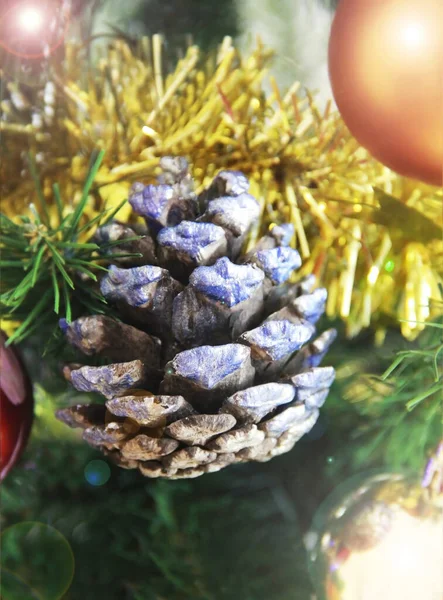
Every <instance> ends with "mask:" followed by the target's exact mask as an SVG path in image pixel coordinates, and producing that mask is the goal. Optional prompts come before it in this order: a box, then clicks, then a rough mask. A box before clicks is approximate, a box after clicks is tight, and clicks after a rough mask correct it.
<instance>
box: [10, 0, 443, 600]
mask: <svg viewBox="0 0 443 600" xmlns="http://www.w3.org/2000/svg"><path fill="white" fill-rule="evenodd" d="M50 4H51V7H50V8H51V18H50V19H49V20H48V16H47V14H46V13H45V12H44V11H43V10H42V7H41V6H36V7H34V8H32V7H31V8H29V7H26V11H27V12H25V9H24V8H23V7H22V5H21V3H15V2H13V1H10V2H9V3H8V5H7V6H6V5H5V6H6V8H5V10H4V13H3V14H4V18H3V21H0V27H1V28H2V29H1V31H2V39H3V40H4V43H2V46H1V47H0V53H1V56H2V65H4V66H2V70H1V71H0V77H1V81H0V92H1V111H2V113H1V123H0V125H1V152H2V160H1V164H0V174H1V181H0V186H1V194H2V206H1V210H2V213H1V223H0V227H1V263H0V265H1V270H2V273H1V281H0V286H1V296H0V309H1V316H2V329H3V330H4V332H5V334H4V335H3V337H2V345H1V355H0V358H1V369H2V376H1V381H0V390H1V477H2V479H4V481H3V482H2V485H1V491H0V493H1V505H2V536H1V540H2V542H1V543H2V561H1V562H2V583H1V596H2V598H3V597H4V598H5V599H6V600H15V599H21V600H27V599H28V598H37V597H38V598H43V599H44V600H53V599H54V600H55V599H61V598H64V599H66V600H71V599H72V600H77V599H78V598H82V597H83V598H94V599H102V598H106V599H113V598H115V599H116V600H117V599H118V600H121V599H128V600H129V599H133V600H145V599H146V600H149V599H152V600H154V599H155V600H160V599H167V600H175V599H176V600H232V599H241V600H262V599H263V600H264V599H270V600H289V599H292V598H296V599H297V600H312V599H313V598H315V600H321V599H324V600H331V599H334V600H338V599H341V600H348V599H349V600H351V599H352V600H357V598H360V597H361V598H365V599H366V598H367V599H368V600H372V599H373V598H375V597H378V598H390V599H394V600H396V599H397V598H402V600H405V598H406V595H405V594H407V593H409V594H410V595H409V596H407V598H408V600H409V598H413V597H417V598H418V597H420V598H423V600H441V597H442V596H441V594H442V589H441V586H440V579H441V577H440V576H439V565H440V563H441V558H442V557H443V548H442V545H441V538H442V537H443V536H441V535H440V533H441V532H442V526H443V519H442V512H441V511H442V497H443V483H442V481H443V475H442V472H443V466H442V456H443V453H442V450H441V445H440V446H439V442H440V440H441V439H442V419H441V415H442V409H443V405H442V397H441V387H442V386H441V384H442V375H443V372H442V362H441V360H442V356H443V355H442V352H441V351H442V348H443V344H442V339H441V331H442V327H443V325H442V319H441V315H442V279H441V278H442V275H443V266H442V260H441V257H442V250H443V241H442V218H441V202H442V200H443V194H442V189H441V188H439V187H436V186H432V185H429V184H428V183H421V182H419V181H416V180H413V179H410V178H407V177H402V176H399V175H397V174H396V173H395V172H394V171H392V170H390V169H389V168H387V167H386V166H384V165H382V164H381V163H379V162H377V161H376V160H375V159H374V158H373V157H372V156H371V154H370V153H369V152H368V151H367V150H366V149H365V148H363V147H362V146H360V145H359V143H358V142H357V141H356V140H355V139H354V137H353V136H352V135H351V133H350V132H349V131H348V129H347V127H346V124H345V123H344V122H343V120H342V117H341V116H340V114H339V113H338V112H337V110H335V109H333V107H332V104H327V105H326V106H321V103H320V102H319V101H317V100H316V95H315V93H314V92H312V93H311V92H310V91H309V90H305V89H303V87H302V86H301V85H300V84H299V83H296V82H295V83H294V84H292V85H291V86H290V87H289V89H286V88H284V87H282V86H279V84H278V83H277V82H276V80H275V78H274V71H273V52H272V48H271V49H270V48H267V47H265V46H263V45H262V44H261V42H260V41H258V42H257V43H256V44H255V46H254V47H253V49H251V50H249V51H244V52H240V51H239V50H238V48H237V46H236V44H235V43H234V42H233V40H232V38H231V37H226V36H227V35H228V36H229V35H231V36H236V35H238V34H239V33H240V29H241V22H240V21H239V20H238V18H237V15H236V13H238V12H239V10H238V7H237V9H236V7H235V6H234V4H233V3H230V2H228V3H212V2H211V3H207V6H206V3H205V9H204V11H203V10H202V6H201V3H198V2H186V3H182V4H181V5H180V7H179V9H177V11H175V12H174V11H173V9H172V8H171V6H172V5H171V6H168V7H167V6H166V4H165V5H164V4H163V3H160V4H161V5H160V4H158V3H156V2H149V3H145V4H143V3H141V5H140V6H139V7H138V9H136V8H133V10H134V12H133V13H132V15H128V20H127V21H126V22H125V21H124V19H123V18H122V19H120V21H121V22H120V23H119V26H117V25H115V23H114V25H112V26H109V25H108V26H107V28H106V30H105V29H104V28H102V24H104V22H105V21H106V15H108V16H109V15H112V14H113V10H115V7H114V6H113V3H112V2H108V3H107V2H103V3H94V2H90V3H88V2H72V3H71V2H53V3H50ZM157 4H158V5H157ZM343 4H345V0H343ZM48 6H49V4H48ZM45 8H48V7H46V6H45ZM1 10H2V11H3V8H2V9H1ZM97 10H99V11H101V12H98V13H97V12H96V11H97ZM137 10H141V11H142V12H141V13H137ZM205 11H207V14H208V15H209V16H206V13H205ZM94 14H95V15H96V17H95V20H94V19H93V16H94ZM103 15H105V16H104V17H103ZM137 15H138V16H137ZM141 15H142V16H143V20H144V21H146V23H148V25H147V27H148V29H144V30H141V29H140V28H137V26H135V25H134V23H135V22H137V21H139V22H140V21H141V20H142V16H141ZM251 18H252V16H251ZM45 19H46V20H48V23H46V21H45ZM203 20H204V22H205V23H209V25H210V26H209V25H208V27H204V28H202V27H200V25H201V23H202V22H203ZM242 20H244V12H243V17H242ZM49 21H50V22H49ZM51 23H53V24H52V25H51ZM14 24H15V25H14ZM98 24H99V25H98ZM13 25H14V26H15V27H16V29H14V31H13V29H12V27H13ZM18 25H20V27H22V29H21V30H20V32H21V33H20V35H19V34H18V33H17V32H18V29H17V27H18ZM36 27H37V29H38V28H39V27H41V29H38V31H39V32H40V33H39V35H38V36H36V35H35V31H36V29H35V28H36ZM23 28H24V29H23ZM149 28H150V29H149ZM24 31H26V33H24ZM146 33H148V34H150V35H149V36H147V35H145V34H146ZM188 33H190V34H193V40H191V39H190V38H189V36H188V37H186V34H188ZM101 34H104V37H101ZM323 313H324V314H323ZM321 361H323V362H321ZM61 421H62V422H61ZM66 424H68V425H70V426H71V427H73V429H70V428H68V427H66ZM31 425H32V430H31ZM30 430H31V433H30V434H29V432H30ZM29 435H30V437H29V439H28V436H29ZM82 437H83V439H82ZM84 440H85V441H86V442H88V443H85V441H84ZM143 475H145V477H143ZM178 479H180V481H177V480H178ZM405 547H407V548H408V552H405V551H404V550H405ZM422 556H423V557H424V558H423V560H422V559H421V558H420V557H422ZM408 561H409V562H408ZM411 561H412V562H413V563H414V564H415V566H416V569H415V573H416V575H415V576H414V575H411V573H413V572H414V569H411V568H410V567H409V568H408V564H409V565H410V563H411ZM386 564H391V565H392V568H391V569H390V571H389V573H388V572H387V570H386ZM364 593H366V594H367V595H366V596H364V595H363V594H364ZM371 594H372V595H371ZM383 594H385V595H383ZM411 594H412V595H411ZM414 594H415V596H414Z"/></svg>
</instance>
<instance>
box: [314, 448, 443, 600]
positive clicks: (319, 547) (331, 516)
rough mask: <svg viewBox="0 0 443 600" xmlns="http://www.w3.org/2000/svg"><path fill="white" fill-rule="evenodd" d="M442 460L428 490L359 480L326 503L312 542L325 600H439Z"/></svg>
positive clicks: (390, 479) (375, 478) (397, 481)
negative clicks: (385, 599) (437, 487)
mask: <svg viewBox="0 0 443 600" xmlns="http://www.w3.org/2000/svg"><path fill="white" fill-rule="evenodd" d="M442 454H443V453H442V452H441V450H440V455H436V457H434V458H433V459H432V461H430V463H429V465H428V467H427V476H426V478H427V481H425V479H426V478H425V479H424V480H423V484H422V486H420V485H418V484H416V483H415V482H412V481H411V480H408V479H406V478H405V477H403V476H402V475H395V474H391V473H388V474H386V473H385V474H377V475H372V476H369V477H362V476H359V477H358V478H357V481H356V479H353V480H351V481H350V482H348V483H347V484H344V486H341V487H340V488H338V490H336V492H335V493H333V494H332V496H331V497H330V498H329V499H327V500H326V502H325V504H324V506H323V507H321V508H320V510H319V512H318V514H317V516H316V517H315V519H314V524H313V530H312V532H311V533H310V534H309V535H308V536H307V538H306V539H307V545H308V546H309V547H308V550H310V560H311V573H312V575H313V581H314V582H315V584H316V585H317V586H318V587H319V589H318V597H319V600H355V599H356V598H358V599H359V600H378V599H381V598H383V599H384V598H389V600H417V599H418V598H420V599H423V600H441V598H442V597H443V579H442V577H441V564H442V560H443V535H442V534H443V507H442V503H441V499H442V497H443V496H442V488H441V472H442V462H441V458H442V456H441V455H442ZM438 456H439V458H438ZM438 461H439V464H438V465H437V468H436V463H437V462H438ZM436 471H438V473H439V476H438V477H436V475H435V473H436ZM437 479H438V484H439V485H440V488H439V491H436V489H435V487H436V481H437Z"/></svg>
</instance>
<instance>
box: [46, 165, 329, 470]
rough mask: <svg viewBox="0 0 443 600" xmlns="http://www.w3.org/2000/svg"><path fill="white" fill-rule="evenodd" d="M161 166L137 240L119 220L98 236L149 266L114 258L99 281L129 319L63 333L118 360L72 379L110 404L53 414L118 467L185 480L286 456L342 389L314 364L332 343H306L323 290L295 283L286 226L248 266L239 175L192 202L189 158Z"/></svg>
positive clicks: (139, 201) (252, 206)
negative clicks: (333, 387)
mask: <svg viewBox="0 0 443 600" xmlns="http://www.w3.org/2000/svg"><path fill="white" fill-rule="evenodd" d="M162 166H163V169H164V174H163V176H162V178H161V180H160V184H159V185H157V186H155V185H146V186H145V185H143V184H140V183H136V184H134V186H133V187H132V190H131V194H130V197H129V202H130V204H131V206H132V208H133V210H134V211H135V212H136V213H137V214H139V215H141V216H143V217H144V219H145V222H146V229H145V231H144V233H143V236H142V237H141V238H140V239H139V240H138V241H134V239H133V236H134V232H133V231H132V230H131V228H130V227H129V226H128V225H122V224H119V223H112V224H110V225H107V226H106V227H104V228H102V229H101V230H100V231H99V232H98V234H97V241H98V243H100V242H103V241H106V242H109V241H117V240H120V241H121V245H120V246H119V247H118V253H119V254H121V253H122V248H123V249H125V247H126V250H127V251H128V250H129V251H131V252H134V251H136V252H139V254H140V255H142V257H143V262H144V264H142V265H140V261H141V260H142V259H141V258H140V257H138V258H135V259H134V260H133V263H132V265H131V264H128V260H130V258H128V257H127V256H126V257H125V258H122V259H119V258H118V255H116V257H115V261H116V263H117V264H115V265H112V266H111V267H110V269H109V272H108V273H107V275H106V276H105V277H104V278H103V279H102V281H101V285H100V287H101V291H102V293H103V295H104V296H105V298H106V299H107V301H108V302H109V303H112V304H114V305H115V306H116V307H117V308H118V309H119V311H120V314H121V317H122V321H117V320H114V319H112V318H110V317H106V316H101V315H99V316H89V317H82V318H80V319H77V320H76V321H74V322H73V323H70V324H68V323H66V322H65V321H63V322H62V323H61V327H62V329H63V330H64V332H65V334H66V336H67V338H68V340H69V342H70V343H71V344H73V345H74V346H76V347H77V348H79V349H80V350H82V351H83V352H84V353H85V354H86V355H89V356H93V355H99V356H101V357H105V358H107V359H108V360H110V361H113V362H112V364H108V365H103V366H79V365H73V366H71V367H67V368H66V372H67V376H68V377H69V379H70V381H71V382H72V384H73V385H74V387H75V388H76V389H77V390H80V391H83V392H98V393H100V394H102V395H103V396H104V397H105V398H106V405H101V404H91V405H78V406H73V407H70V408H66V409H62V410H60V411H58V413H57V416H58V418H59V419H60V420H62V421H64V422H65V423H67V424H68V425H70V426H71V427H82V428H83V429H84V433H83V437H84V439H85V440H86V441H87V442H88V443H89V444H91V445H92V446H97V447H99V448H101V449H102V450H103V451H104V453H105V454H107V455H108V456H109V457H110V458H112V459H113V460H114V461H115V462H116V463H117V464H119V465H120V466H122V467H124V468H128V469H136V468H138V469H139V470H140V471H141V473H142V474H143V475H146V476H148V477H167V478H170V479H178V478H188V477H197V476H199V475H202V474H203V473H210V472H214V471H218V470H220V469H222V468H223V467H225V466H227V465H229V464H232V463H237V462H245V461H249V460H255V461H267V460H269V459H271V458H272V457H273V456H277V455H279V454H282V453H284V452H287V451H288V450H290V449H291V448H292V447H293V446H294V444H295V443H296V442H297V440H299V439H300V438H301V437H302V436H303V435H304V434H305V433H307V432H308V431H309V430H310V429H311V428H312V427H313V425H314V424H315V422H316V420H317V418H318V414H319V408H320V407H321V406H322V404H323V403H324V401H325V400H326V397H327V395H328V391H329V387H330V385H331V383H332V381H333V380H334V376H335V373H334V369H333V368H332V367H319V366H318V365H319V364H320V362H321V360H322V358H323V356H324V355H325V353H326V352H327V350H328V348H329V346H330V344H331V343H332V341H333V340H334V338H335V335H336V332H335V331H334V330H329V331H326V332H324V333H323V334H321V335H320V337H318V338H317V339H315V340H314V341H311V339H312V338H313V336H314V335H315V325H314V324H315V323H316V321H317V320H318V319H319V317H320V316H321V314H322V313H323V312H324V308H325V302H326V291H325V290H324V289H316V290H315V291H313V292H311V289H312V287H313V285H314V283H315V281H314V278H313V277H312V276H311V277H307V278H305V279H303V280H301V281H299V282H298V283H290V282H289V280H290V278H291V277H292V275H293V272H294V271H295V270H296V269H298V268H299V267H300V265H301V259H300V256H299V254H298V252H297V251H296V250H294V249H292V248H290V247H289V245H288V244H289V241H290V239H291V237H292V234H293V229H292V226H290V225H281V226H275V227H274V228H273V229H272V230H271V231H270V232H269V234H268V235H267V236H265V237H263V238H262V239H261V240H260V241H259V243H258V245H257V247H256V248H255V249H254V250H253V251H251V252H249V253H248V254H246V255H241V250H242V247H243V246H244V244H245V241H246V238H247V236H248V232H249V230H250V228H251V226H252V225H253V224H254V222H256V221H257V219H259V218H260V206H259V204H258V202H257V201H256V200H255V198H253V197H252V196H250V195H249V194H248V193H247V189H248V187H249V184H248V181H247V179H246V177H245V176H244V175H243V174H242V173H238V172H234V171H224V172H221V173H219V174H218V175H217V177H216V178H215V180H214V181H213V183H212V185H211V186H210V187H209V188H208V189H206V190H205V191H204V192H203V193H202V194H200V195H199V196H197V195H196V194H195V193H194V191H193V181H192V179H191V177H190V175H189V173H188V166H187V164H186V161H184V160H183V159H173V158H167V159H163V161H162ZM139 232H140V231H138V233H139ZM125 239H128V240H129V241H128V242H125V241H124V240H125ZM111 248H113V250H114V252H117V250H116V248H117V247H116V246H112V247H111ZM118 260H120V263H118ZM234 261H235V262H234ZM146 263H148V264H146ZM118 265H119V266H118ZM134 265H136V266H134ZM147 390H149V391H147Z"/></svg>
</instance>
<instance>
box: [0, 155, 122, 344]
mask: <svg viewBox="0 0 443 600" xmlns="http://www.w3.org/2000/svg"><path fill="white" fill-rule="evenodd" d="M103 156H104V152H103V151H102V152H100V153H99V154H98V156H97V157H96V159H95V160H94V162H93V164H91V168H90V170H89V173H88V175H87V177H86V182H85V184H84V188H83V192H82V195H81V200H80V202H79V203H78V204H77V205H76V206H75V208H74V210H73V211H72V212H71V213H68V214H66V210H65V209H64V205H63V201H62V198H61V195H60V190H59V187H58V184H57V183H55V184H54V185H53V193H54V198H55V204H54V206H53V211H52V212H51V211H50V207H49V205H48V203H47V202H46V199H45V196H44V194H43V191H42V188H41V184H40V179H39V176H38V173H37V169H36V167H35V160H34V158H33V157H32V156H30V157H29V164H30V165H31V172H32V177H33V180H34V184H35V190H36V194H37V197H38V200H39V208H38V209H37V207H36V206H34V205H31V206H30V207H29V208H30V211H29V212H30V215H29V216H26V215H22V216H19V217H18V218H17V222H14V221H12V220H11V219H9V218H8V217H7V216H6V215H4V214H1V213H0V235H1V241H0V252H1V256H0V269H1V284H0V317H1V318H2V319H4V320H5V321H7V320H10V321H16V322H18V323H19V326H18V328H17V329H16V330H15V331H14V333H13V334H12V335H11V336H10V338H9V342H8V343H13V342H15V343H17V342H20V341H22V340H23V339H25V338H26V337H28V336H29V335H30V334H31V333H33V332H35V331H36V330H38V329H39V327H40V326H45V327H50V326H51V325H52V326H53V327H56V326H57V323H58V319H59V318H60V317H64V318H65V319H66V320H67V321H68V322H69V321H71V319H72V318H73V317H75V316H79V315H80V314H91V313H103V312H110V308H109V307H108V306H107V304H106V301H105V299H104V298H103V297H102V296H101V294H100V292H99V290H96V291H94V292H93V293H88V294H86V293H85V286H84V285H82V284H83V282H82V278H83V279H87V280H90V281H92V282H96V281H97V272H99V271H106V270H107V268H106V264H107V260H108V258H107V256H106V254H105V253H106V251H107V250H108V249H109V248H108V247H107V246H106V245H105V246H103V247H99V246H98V245H97V244H95V243H93V242H92V241H91V238H92V236H93V234H94V231H95V229H96V227H98V226H100V225H103V224H105V223H107V222H109V220H110V219H112V218H113V217H114V216H115V214H116V212H117V211H118V210H119V209H120V208H121V207H122V206H123V204H124V203H122V204H120V205H119V206H118V207H117V208H116V209H114V208H113V209H110V210H109V209H106V208H105V209H103V210H102V211H101V212H100V213H99V214H98V215H97V216H96V217H95V218H94V219H92V220H89V221H86V222H85V219H84V218H83V217H84V213H85V209H86V207H87V204H88V199H89V197H90V192H91V189H92V187H93V184H94V178H95V176H96V174H97V171H98V169H99V168H100V164H101V162H102V160H103ZM125 202H126V200H125ZM125 241H127V240H125ZM117 243H121V242H117ZM114 256H115V255H114Z"/></svg>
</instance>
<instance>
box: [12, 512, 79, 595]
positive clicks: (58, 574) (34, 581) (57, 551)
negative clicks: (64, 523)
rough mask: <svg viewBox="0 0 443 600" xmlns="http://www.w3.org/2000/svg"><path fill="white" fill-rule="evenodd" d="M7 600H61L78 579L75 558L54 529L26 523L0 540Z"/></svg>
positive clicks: (34, 523) (64, 540)
mask: <svg viewBox="0 0 443 600" xmlns="http://www.w3.org/2000/svg"><path fill="white" fill-rule="evenodd" d="M0 542H1V556H2V570H1V574H2V592H1V593H2V599H3V600H31V599H35V598H42V599H43V598H44V600H60V599H61V598H62V597H63V596H64V595H65V593H66V591H67V590H68V589H69V587H70V585H71V582H72V578H73V576H74V555H73V553H72V550H71V547H70V545H69V543H68V541H67V540H66V538H65V537H64V536H63V535H62V534H61V533H60V532H59V531H57V529H55V528H54V527H51V526H49V525H45V524H44V523H37V522H24V523H18V524H16V525H12V526H11V527H8V528H7V529H5V530H4V532H3V533H2V536H1V538H0Z"/></svg>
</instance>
